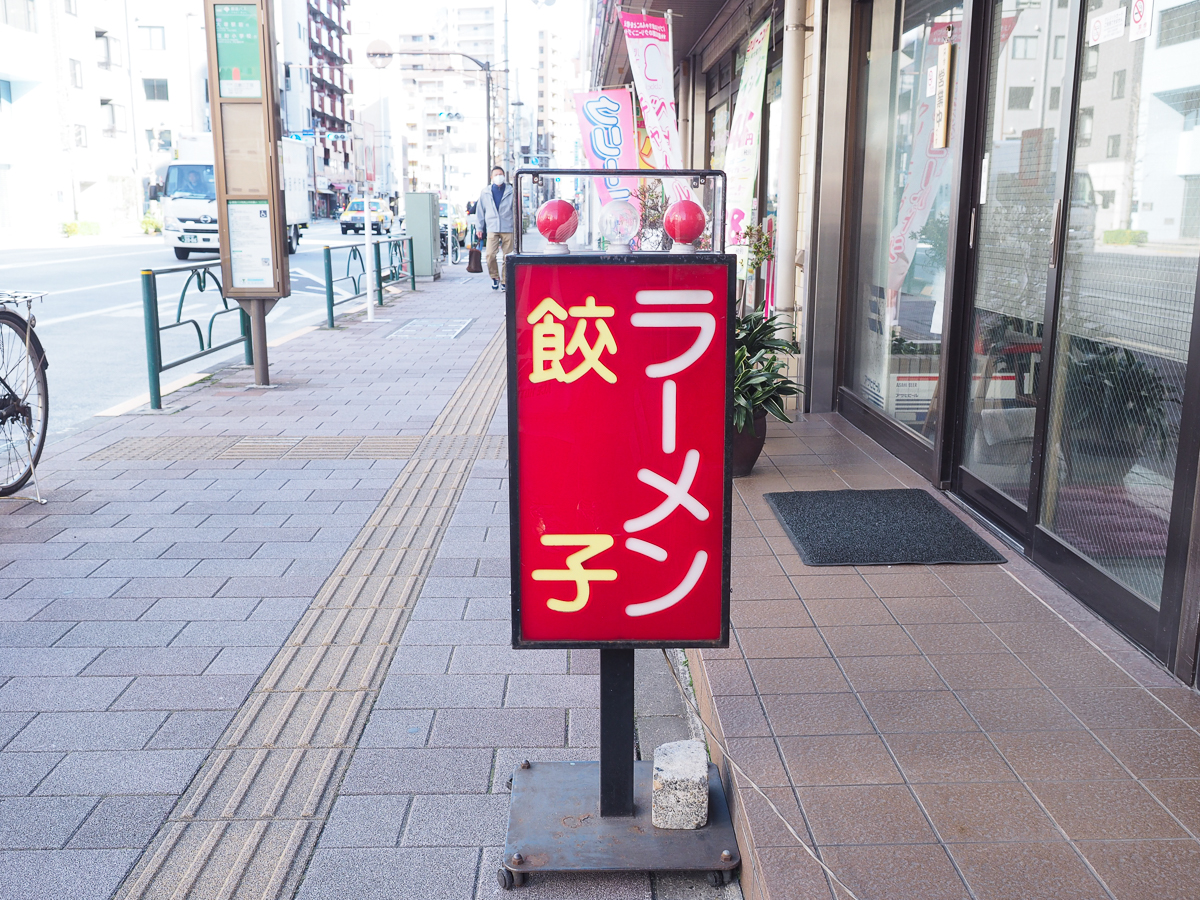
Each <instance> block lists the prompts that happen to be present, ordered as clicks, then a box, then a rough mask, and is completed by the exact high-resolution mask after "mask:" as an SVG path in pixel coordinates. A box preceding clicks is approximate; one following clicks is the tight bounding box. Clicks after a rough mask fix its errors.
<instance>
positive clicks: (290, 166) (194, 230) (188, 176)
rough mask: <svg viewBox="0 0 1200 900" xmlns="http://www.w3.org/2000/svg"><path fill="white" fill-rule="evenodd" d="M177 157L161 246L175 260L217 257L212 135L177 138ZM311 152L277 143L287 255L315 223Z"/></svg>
mask: <svg viewBox="0 0 1200 900" xmlns="http://www.w3.org/2000/svg"><path fill="white" fill-rule="evenodd" d="M178 148H179V150H178V156H177V158H176V160H175V161H174V162H173V163H171V165H169V166H168V167H167V170H166V173H165V175H164V177H163V184H162V190H161V193H160V197H159V202H160V204H161V206H162V216H163V240H164V241H165V242H166V244H167V246H168V247H170V248H172V249H173V250H174V251H175V256H176V258H177V259H187V258H188V257H189V256H191V254H192V253H193V252H197V253H217V252H219V251H220V241H219V237H218V229H217V186H216V176H215V174H214V169H213V141H212V135H211V134H210V133H208V132H199V133H196V134H183V135H180V137H179V143H178ZM310 156H311V151H310V150H309V148H308V146H307V145H306V144H305V143H303V142H302V141H296V140H291V139H290V138H285V139H284V140H282V141H280V142H279V161H280V169H281V172H280V175H281V179H280V180H281V183H282V185H283V204H284V221H286V222H287V229H288V231H287V238H288V253H295V252H296V248H297V247H298V246H299V245H300V231H301V229H306V228H308V226H309V225H310V224H311V222H312V213H311V211H310V208H309V202H308V185H309V160H310Z"/></svg>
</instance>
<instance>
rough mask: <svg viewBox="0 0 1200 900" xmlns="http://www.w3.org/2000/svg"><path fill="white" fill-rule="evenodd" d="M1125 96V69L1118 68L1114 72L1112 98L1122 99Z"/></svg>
mask: <svg viewBox="0 0 1200 900" xmlns="http://www.w3.org/2000/svg"><path fill="white" fill-rule="evenodd" d="M1124 96H1125V70H1124V69H1118V70H1117V71H1116V72H1113V83H1112V98H1113V99H1114V100H1120V99H1121V98H1122V97H1124Z"/></svg>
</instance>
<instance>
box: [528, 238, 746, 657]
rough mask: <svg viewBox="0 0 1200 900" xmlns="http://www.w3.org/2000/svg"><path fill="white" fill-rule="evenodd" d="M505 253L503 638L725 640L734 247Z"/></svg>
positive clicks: (644, 642)
mask: <svg viewBox="0 0 1200 900" xmlns="http://www.w3.org/2000/svg"><path fill="white" fill-rule="evenodd" d="M508 265H509V271H508V279H507V283H508V292H509V293H508V348H509V372H508V383H509V458H510V477H511V506H510V515H511V517H512V529H511V541H512V592H513V646H514V647H518V648H522V647H564V646H565V647H602V648H614V647H699V646H710V647H723V646H727V645H728V639H729V535H730V496H731V492H732V481H731V478H730V470H729V440H730V436H731V433H732V428H733V426H732V380H731V379H732V363H733V314H732V302H733V297H734V287H733V285H734V272H735V258H734V257H733V256H727V255H716V254H697V255H695V256H673V257H670V258H669V259H667V258H664V256H657V257H656V256H650V255H647V256H646V257H645V258H639V257H638V256H633V257H629V258H628V259H627V260H622V261H621V262H613V261H608V260H606V261H601V260H599V259H597V258H596V257H591V258H589V257H586V256H579V257H567V258H563V257H561V256H558V257H535V256H524V255H522V256H514V257H510V258H509V261H508Z"/></svg>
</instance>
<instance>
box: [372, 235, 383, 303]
mask: <svg viewBox="0 0 1200 900" xmlns="http://www.w3.org/2000/svg"><path fill="white" fill-rule="evenodd" d="M379 243H380V242H379V241H376V242H375V244H374V247H375V297H376V300H375V305H376V306H383V265H382V264H381V263H380V261H379Z"/></svg>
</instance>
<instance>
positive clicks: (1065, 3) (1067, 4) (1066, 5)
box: [1058, 0, 1071, 9]
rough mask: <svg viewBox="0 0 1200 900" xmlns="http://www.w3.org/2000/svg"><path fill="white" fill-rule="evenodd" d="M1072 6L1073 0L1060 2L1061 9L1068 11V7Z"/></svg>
mask: <svg viewBox="0 0 1200 900" xmlns="http://www.w3.org/2000/svg"><path fill="white" fill-rule="evenodd" d="M1070 4H1071V0H1058V8H1059V9H1066V8H1067V7H1068V6H1070Z"/></svg>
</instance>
